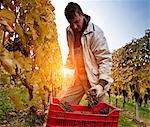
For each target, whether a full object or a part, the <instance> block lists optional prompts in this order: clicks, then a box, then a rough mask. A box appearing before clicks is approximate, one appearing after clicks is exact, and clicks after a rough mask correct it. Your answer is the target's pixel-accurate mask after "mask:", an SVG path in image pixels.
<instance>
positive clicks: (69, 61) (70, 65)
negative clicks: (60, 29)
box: [65, 31, 74, 69]
mask: <svg viewBox="0 0 150 127" xmlns="http://www.w3.org/2000/svg"><path fill="white" fill-rule="evenodd" d="M66 37H67V43H68V48H69V53H68V57H67V60H66V64H65V67H67V68H69V69H73V68H74V66H73V65H74V64H73V58H72V47H71V44H70V42H69V38H68V32H67V31H66Z"/></svg>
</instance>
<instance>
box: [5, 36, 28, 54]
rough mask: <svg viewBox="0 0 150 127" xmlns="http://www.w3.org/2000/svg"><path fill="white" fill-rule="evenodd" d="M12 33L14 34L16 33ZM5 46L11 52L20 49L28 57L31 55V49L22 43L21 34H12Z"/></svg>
mask: <svg viewBox="0 0 150 127" xmlns="http://www.w3.org/2000/svg"><path fill="white" fill-rule="evenodd" d="M15 34H16V33H15ZM12 35H14V33H13V34H12ZM12 38H13V39H12ZM5 48H6V49H7V50H8V51H9V52H15V51H20V52H21V53H22V54H23V55H24V56H26V57H28V56H29V55H30V52H29V50H28V49H27V48H25V47H24V46H23V44H22V43H21V39H20V37H19V36H15V37H13V36H10V37H9V39H8V42H7V44H6V45H5Z"/></svg>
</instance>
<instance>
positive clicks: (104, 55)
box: [91, 29, 113, 90]
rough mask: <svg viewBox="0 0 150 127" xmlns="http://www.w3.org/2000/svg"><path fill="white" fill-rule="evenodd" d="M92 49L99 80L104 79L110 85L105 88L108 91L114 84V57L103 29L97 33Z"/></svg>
mask: <svg viewBox="0 0 150 127" xmlns="http://www.w3.org/2000/svg"><path fill="white" fill-rule="evenodd" d="M91 49H92V52H93V54H94V56H95V59H96V62H97V65H98V70H99V80H100V79H103V80H106V81H108V84H107V85H106V86H105V88H106V89H107V90H108V89H109V86H110V84H111V83H112V82H113V80H112V77H111V66H112V57H111V53H110V51H109V49H108V45H107V41H106V38H105V37H104V34H103V31H102V30H101V29H100V30H99V29H98V31H95V33H94V36H93V40H92V45H91Z"/></svg>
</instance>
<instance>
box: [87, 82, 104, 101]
mask: <svg viewBox="0 0 150 127" xmlns="http://www.w3.org/2000/svg"><path fill="white" fill-rule="evenodd" d="M93 90H95V91H96V94H97V95H96V97H97V98H98V97H101V94H102V92H103V87H102V86H101V85H95V86H94V87H92V88H90V90H89V91H93Z"/></svg>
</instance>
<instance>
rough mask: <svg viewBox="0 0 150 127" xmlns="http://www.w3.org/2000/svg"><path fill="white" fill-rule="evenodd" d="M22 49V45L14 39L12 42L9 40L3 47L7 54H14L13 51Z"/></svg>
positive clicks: (18, 39)
mask: <svg viewBox="0 0 150 127" xmlns="http://www.w3.org/2000/svg"><path fill="white" fill-rule="evenodd" d="M21 47H22V43H21V41H20V38H19V37H18V38H14V41H12V40H10V39H9V42H7V44H6V45H5V48H6V49H7V50H8V51H9V52H15V51H20V50H21Z"/></svg>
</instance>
